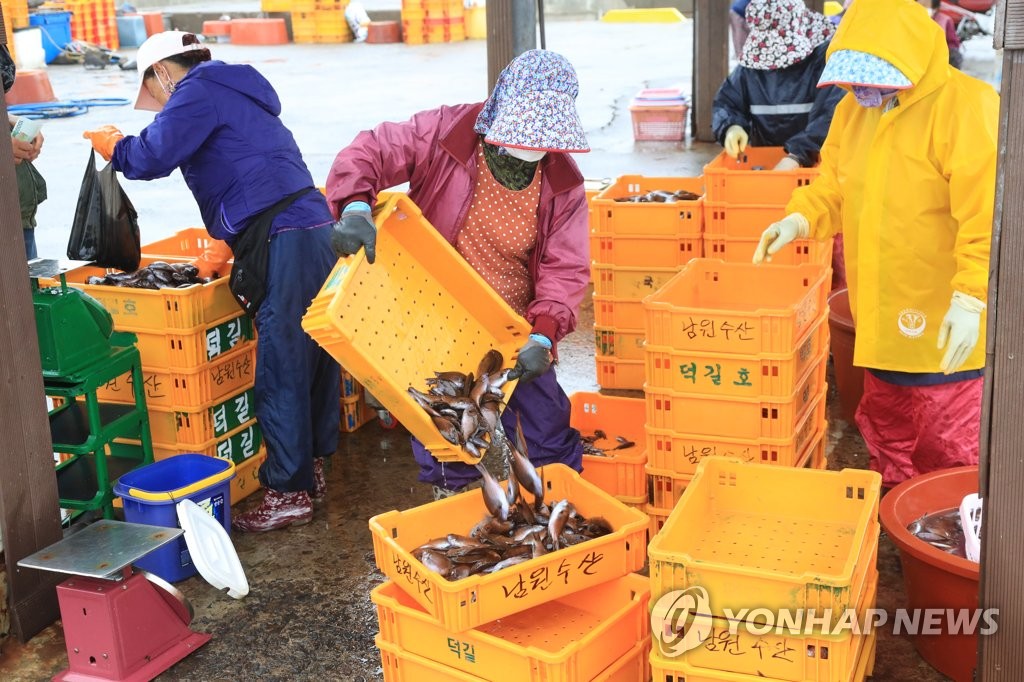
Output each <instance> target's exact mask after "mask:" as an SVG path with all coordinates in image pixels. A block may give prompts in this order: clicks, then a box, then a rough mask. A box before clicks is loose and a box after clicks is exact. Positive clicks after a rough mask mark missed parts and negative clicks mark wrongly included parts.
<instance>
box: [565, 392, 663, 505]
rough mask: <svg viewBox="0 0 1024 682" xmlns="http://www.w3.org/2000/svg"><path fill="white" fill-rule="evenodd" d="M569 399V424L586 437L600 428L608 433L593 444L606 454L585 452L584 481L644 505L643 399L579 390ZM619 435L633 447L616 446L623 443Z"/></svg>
mask: <svg viewBox="0 0 1024 682" xmlns="http://www.w3.org/2000/svg"><path fill="white" fill-rule="evenodd" d="M569 402H570V404H571V407H572V411H571V416H570V417H569V426H571V427H573V428H574V429H576V430H577V431H579V432H580V435H581V436H584V437H587V436H594V435H596V434H597V432H598V431H602V432H603V433H604V434H605V436H606V437H605V438H599V439H597V440H595V441H594V445H595V446H596V447H598V448H601V449H602V450H604V451H605V453H606V455H607V456H605V457H602V456H600V455H588V454H584V455H583V480H585V481H589V482H591V483H593V484H594V485H596V486H597V487H598V488H600V489H601V490H604V491H605V492H607V493H609V494H611V495H614V496H615V497H616V498H617V499H618V500H619V501H620V502H626V503H627V504H642V503H643V502H644V500H646V497H645V493H646V490H645V486H646V483H647V479H646V475H645V474H644V464H645V462H646V461H647V453H646V452H645V451H644V443H645V436H644V418H645V408H644V401H643V399H642V398H615V397H611V396H606V395H601V394H600V393H587V392H579V393H573V394H572V395H571V396H569ZM619 438H623V439H625V442H626V443H633V446H631V447H624V448H622V449H614V448H616V447H618V446H619V445H623V444H624V443H620V441H619V440H618V439H619Z"/></svg>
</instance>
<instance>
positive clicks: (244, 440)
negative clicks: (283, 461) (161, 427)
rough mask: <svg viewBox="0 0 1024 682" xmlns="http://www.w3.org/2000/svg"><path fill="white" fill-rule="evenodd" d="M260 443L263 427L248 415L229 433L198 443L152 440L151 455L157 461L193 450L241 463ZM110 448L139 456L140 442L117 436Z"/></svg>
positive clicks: (249, 456) (120, 453) (258, 448)
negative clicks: (183, 443)
mask: <svg viewBox="0 0 1024 682" xmlns="http://www.w3.org/2000/svg"><path fill="white" fill-rule="evenodd" d="M262 447H263V431H262V430H261V429H260V426H259V424H258V423H257V422H256V420H255V419H250V420H249V421H248V422H246V423H245V424H242V425H241V426H239V427H238V428H236V429H234V430H232V431H231V432H230V433H228V434H226V435H224V436H221V437H218V438H213V439H210V441H208V442H206V443H202V444H200V445H180V444H175V443H159V442H157V441H153V459H154V460H156V461H158V462H159V461H162V460H165V459H170V458H171V457H177V456H178V455H181V454H185V453H196V454H200V455H206V456H208V457H217V458H220V459H227V460H231V461H232V462H235V463H236V464H241V463H243V462H245V461H247V460H250V459H252V458H253V457H255V456H256V455H257V454H258V453H259V451H260V448H262ZM110 451H111V453H112V454H115V455H118V456H121V457H133V458H140V457H141V452H142V443H141V442H140V441H139V440H136V439H130V438H121V439H118V440H116V441H114V443H112V444H111V445H110Z"/></svg>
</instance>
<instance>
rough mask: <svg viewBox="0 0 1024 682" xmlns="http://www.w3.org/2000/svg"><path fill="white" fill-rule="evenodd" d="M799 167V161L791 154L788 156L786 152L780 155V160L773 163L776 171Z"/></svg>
mask: <svg viewBox="0 0 1024 682" xmlns="http://www.w3.org/2000/svg"><path fill="white" fill-rule="evenodd" d="M799 167H800V162H799V161H797V160H796V159H794V158H793V157H792V156H789V155H788V154H787V155H786V156H783V157H782V160H780V161H779V162H778V163H777V164H775V169H774V170H777V171H790V170H796V169H797V168H799Z"/></svg>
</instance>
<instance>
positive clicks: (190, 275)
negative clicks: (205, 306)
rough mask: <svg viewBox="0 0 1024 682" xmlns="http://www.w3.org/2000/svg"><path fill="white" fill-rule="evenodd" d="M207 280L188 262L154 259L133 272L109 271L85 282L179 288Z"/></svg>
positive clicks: (141, 287) (113, 285)
mask: <svg viewBox="0 0 1024 682" xmlns="http://www.w3.org/2000/svg"><path fill="white" fill-rule="evenodd" d="M208 281H209V280H207V279H203V278H201V277H200V276H199V270H198V269H197V268H196V266H194V265H192V264H190V263H165V262H163V261H154V262H153V263H150V264H149V265H147V266H146V267H144V268H139V269H138V270H136V271H135V272H111V273H107V274H106V275H104V276H103V277H96V276H93V277H89V278H88V279H87V280H86V284H103V285H106V286H112V287H127V288H129V289H181V288H184V287H190V286H193V285H195V284H205V283H206V282H208Z"/></svg>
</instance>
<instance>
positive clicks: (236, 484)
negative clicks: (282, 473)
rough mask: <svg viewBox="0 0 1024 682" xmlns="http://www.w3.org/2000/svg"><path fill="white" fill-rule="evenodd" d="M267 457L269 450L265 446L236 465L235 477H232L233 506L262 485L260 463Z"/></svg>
mask: <svg viewBox="0 0 1024 682" xmlns="http://www.w3.org/2000/svg"><path fill="white" fill-rule="evenodd" d="M266 458H267V451H266V449H265V448H264V449H261V450H260V451H259V452H258V453H257V454H256V455H254V456H253V457H251V458H250V459H247V460H246V461H245V462H243V463H242V464H238V465H236V466H235V477H234V478H232V479H231V504H232V506H233V505H236V504H238V503H239V502H241V501H242V500H244V499H245V498H247V497H249V495H252V494H253V493H254V492H256V491H257V490H259V489H260V488H261V487H262V486H261V485H260V476H259V474H260V465H261V464H263V461H264V460H265V459H266Z"/></svg>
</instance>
